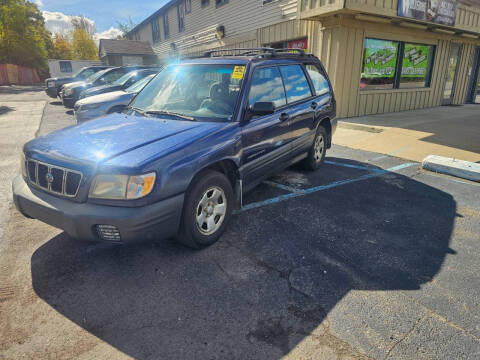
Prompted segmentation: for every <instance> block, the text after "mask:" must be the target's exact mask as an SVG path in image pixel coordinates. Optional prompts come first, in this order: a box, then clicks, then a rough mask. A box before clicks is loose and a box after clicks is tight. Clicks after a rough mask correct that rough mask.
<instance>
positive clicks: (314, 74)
mask: <svg viewBox="0 0 480 360" xmlns="http://www.w3.org/2000/svg"><path fill="white" fill-rule="evenodd" d="M305 67H306V68H307V72H308V75H309V76H310V79H311V80H312V83H313V87H314V89H315V94H316V95H317V96H319V95H324V94H327V93H328V92H329V91H330V87H329V86H328V81H327V79H326V78H325V76H324V75H323V73H322V71H321V70H320V69H319V68H318V67H317V66H316V65H313V64H308V65H306V66H305Z"/></svg>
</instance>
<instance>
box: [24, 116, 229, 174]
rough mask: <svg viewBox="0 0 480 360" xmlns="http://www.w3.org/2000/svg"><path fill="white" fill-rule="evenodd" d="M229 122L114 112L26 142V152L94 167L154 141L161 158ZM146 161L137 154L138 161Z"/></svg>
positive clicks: (50, 159)
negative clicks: (163, 117) (187, 119)
mask: <svg viewBox="0 0 480 360" xmlns="http://www.w3.org/2000/svg"><path fill="white" fill-rule="evenodd" d="M226 124H227V123H217V122H193V121H179V120H166V119H161V118H149V117H143V116H133V115H125V114H111V115H109V116H106V117H102V118H98V119H95V120H92V121H87V122H85V123H82V124H80V125H76V126H70V127H67V128H64V129H62V130H58V131H55V132H52V133H50V134H48V135H46V136H42V137H39V138H36V139H34V140H31V141H29V142H28V143H26V144H25V146H24V151H25V153H26V155H27V156H28V157H33V158H35V159H37V160H40V161H45V162H52V161H53V162H54V163H55V164H58V165H60V166H62V165H63V166H68V164H77V165H78V166H82V165H89V166H92V167H94V166H96V165H99V164H101V163H104V162H107V161H108V160H111V159H113V158H115V157H117V156H120V155H123V154H125V153H127V152H129V151H133V150H136V149H139V148H141V147H142V146H146V145H150V144H152V145H153V144H154V143H155V144H156V145H157V148H156V151H155V152H156V154H157V156H158V157H160V156H162V155H163V154H166V153H169V152H171V151H174V150H175V149H179V148H182V147H184V146H187V145H188V144H190V143H192V142H194V141H196V140H199V139H201V138H203V137H205V136H207V135H208V134H210V133H212V132H214V131H217V130H219V129H221V128H222V127H224V126H225V125H226ZM149 156H150V155H149ZM143 160H145V159H141V158H138V157H137V158H136V163H137V164H138V163H140V162H142V161H143ZM129 165H136V164H129Z"/></svg>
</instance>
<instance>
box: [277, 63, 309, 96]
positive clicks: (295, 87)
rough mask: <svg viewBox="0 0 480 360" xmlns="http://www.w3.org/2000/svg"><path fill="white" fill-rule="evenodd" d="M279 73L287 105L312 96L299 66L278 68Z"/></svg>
mask: <svg viewBox="0 0 480 360" xmlns="http://www.w3.org/2000/svg"><path fill="white" fill-rule="evenodd" d="M280 71H281V72H282V77H283V82H284V83H285V91H286V93H287V101H288V102H289V103H292V102H295V101H299V100H302V99H305V98H308V97H310V96H312V91H311V90H310V85H309V84H308V80H307V78H306V76H305V73H304V72H303V70H302V67H301V66H300V65H285V66H280Z"/></svg>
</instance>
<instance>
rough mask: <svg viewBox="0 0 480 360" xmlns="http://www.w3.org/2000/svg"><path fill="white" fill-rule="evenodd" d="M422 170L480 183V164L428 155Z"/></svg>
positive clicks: (423, 162)
mask: <svg viewBox="0 0 480 360" xmlns="http://www.w3.org/2000/svg"><path fill="white" fill-rule="evenodd" d="M422 168H423V169H425V170H429V171H434V172H437V173H440V174H447V175H452V176H456V177H459V178H462V179H467V180H471V181H478V182H480V164H477V163H474V162H470V161H464V160H458V159H453V158H447V157H443V156H437V155H428V156H427V157H426V158H425V159H423V161H422Z"/></svg>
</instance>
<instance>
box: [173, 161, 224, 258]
mask: <svg viewBox="0 0 480 360" xmlns="http://www.w3.org/2000/svg"><path fill="white" fill-rule="evenodd" d="M233 203H234V196H233V190H232V186H231V184H230V181H229V180H228V178H227V177H226V176H225V175H224V174H222V173H219V172H217V171H213V170H205V171H202V172H201V173H200V174H198V175H197V176H196V177H195V179H194V180H193V182H192V184H191V186H190V188H189V190H188V191H187V193H186V196H185V202H184V206H183V214H182V221H181V223H180V230H179V233H178V235H177V240H178V241H179V242H180V243H182V244H183V245H186V246H188V247H191V248H194V249H200V248H203V247H206V246H209V245H211V244H213V243H214V242H216V241H217V240H218V239H219V237H220V236H221V235H222V233H223V232H224V231H225V228H226V226H227V223H228V221H229V220H230V217H231V215H232V209H233V206H234V204H233Z"/></svg>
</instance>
